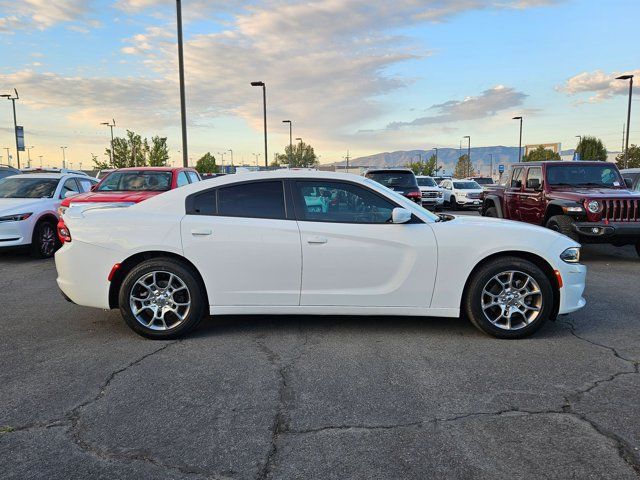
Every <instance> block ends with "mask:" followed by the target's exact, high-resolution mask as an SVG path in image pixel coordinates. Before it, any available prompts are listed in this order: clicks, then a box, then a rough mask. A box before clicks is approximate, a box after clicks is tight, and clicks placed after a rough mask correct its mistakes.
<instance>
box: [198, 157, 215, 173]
mask: <svg viewBox="0 0 640 480" xmlns="http://www.w3.org/2000/svg"><path fill="white" fill-rule="evenodd" d="M196 170H197V171H198V173H218V165H216V157H214V156H213V155H211V153H209V152H207V153H205V154H204V155H203V156H202V157H200V158H199V159H198V161H197V162H196Z"/></svg>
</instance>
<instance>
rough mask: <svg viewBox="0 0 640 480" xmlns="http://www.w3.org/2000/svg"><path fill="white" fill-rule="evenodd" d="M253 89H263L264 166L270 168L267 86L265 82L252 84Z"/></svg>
mask: <svg viewBox="0 0 640 480" xmlns="http://www.w3.org/2000/svg"><path fill="white" fill-rule="evenodd" d="M251 86H252V87H262V113H263V117H264V166H265V167H268V166H269V164H268V161H269V155H268V154H267V86H266V85H265V83H264V82H251Z"/></svg>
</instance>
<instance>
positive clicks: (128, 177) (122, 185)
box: [97, 170, 171, 192]
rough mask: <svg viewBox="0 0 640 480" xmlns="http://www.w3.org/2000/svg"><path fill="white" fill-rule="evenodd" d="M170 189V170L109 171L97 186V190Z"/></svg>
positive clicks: (134, 190) (161, 190)
mask: <svg viewBox="0 0 640 480" xmlns="http://www.w3.org/2000/svg"><path fill="white" fill-rule="evenodd" d="M169 189H171V172H154V171H151V170H146V171H145V170H141V171H131V170H127V171H120V172H113V173H110V174H109V175H108V176H107V177H105V179H104V180H103V181H102V182H101V183H100V185H99V186H98V188H97V191H99V192H114V191H117V192H136V191H160V192H163V191H166V190H169Z"/></svg>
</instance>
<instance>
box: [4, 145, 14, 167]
mask: <svg viewBox="0 0 640 480" xmlns="http://www.w3.org/2000/svg"><path fill="white" fill-rule="evenodd" d="M4 149H5V150H6V151H7V165H9V166H10V167H11V166H12V165H11V154H10V153H9V150H11V149H10V148H9V147H4Z"/></svg>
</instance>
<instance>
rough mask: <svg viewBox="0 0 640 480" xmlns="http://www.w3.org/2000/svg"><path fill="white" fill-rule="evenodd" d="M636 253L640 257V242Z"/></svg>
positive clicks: (637, 244)
mask: <svg viewBox="0 0 640 480" xmlns="http://www.w3.org/2000/svg"><path fill="white" fill-rule="evenodd" d="M636 253H637V254H638V256H639V257H640V241H639V242H638V243H636Z"/></svg>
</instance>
